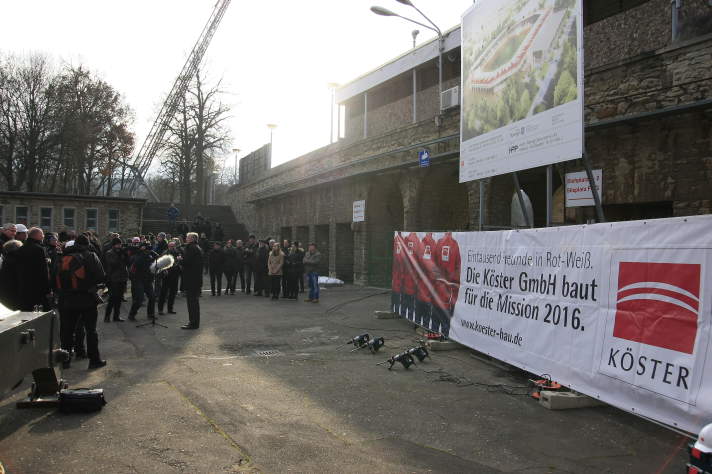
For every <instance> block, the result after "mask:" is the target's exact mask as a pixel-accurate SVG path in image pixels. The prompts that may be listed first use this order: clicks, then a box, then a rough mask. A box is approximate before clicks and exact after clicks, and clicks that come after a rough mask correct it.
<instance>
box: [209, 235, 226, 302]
mask: <svg viewBox="0 0 712 474" xmlns="http://www.w3.org/2000/svg"><path fill="white" fill-rule="evenodd" d="M224 264H225V252H223V249H222V244H221V243H220V242H214V243H213V248H212V250H211V251H210V254H209V255H208V266H209V267H210V291H211V293H212V295H213V296H215V291H216V286H217V296H220V294H221V293H222V276H223V265H224Z"/></svg>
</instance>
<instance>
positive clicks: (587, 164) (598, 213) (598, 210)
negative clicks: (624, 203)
mask: <svg viewBox="0 0 712 474" xmlns="http://www.w3.org/2000/svg"><path fill="white" fill-rule="evenodd" d="M582 158H583V166H584V168H586V176H588V183H589V185H590V187H591V194H593V202H594V203H595V205H596V217H597V220H598V222H606V216H605V215H604V213H603V206H602V205H601V196H600V195H599V194H598V186H597V185H596V180H595V179H594V176H593V169H592V168H591V160H590V159H589V157H588V153H586V149H585V148H584V152H583V156H582Z"/></svg>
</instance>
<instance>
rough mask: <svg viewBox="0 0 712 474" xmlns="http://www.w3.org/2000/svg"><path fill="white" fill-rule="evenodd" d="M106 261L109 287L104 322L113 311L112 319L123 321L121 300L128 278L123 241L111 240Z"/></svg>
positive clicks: (126, 256) (107, 320)
mask: <svg viewBox="0 0 712 474" xmlns="http://www.w3.org/2000/svg"><path fill="white" fill-rule="evenodd" d="M104 261H105V262H106V284H107V287H108V288H109V302H108V303H107V305H106V312H105V313H104V322H106V323H108V322H109V321H111V314H112V311H113V315H114V321H116V322H123V321H124V320H123V319H121V316H120V313H121V302H122V300H123V296H124V292H125V291H126V282H127V281H128V280H129V271H128V263H129V262H128V255H127V253H126V250H124V249H123V243H122V242H121V239H120V238H118V237H114V238H113V239H112V241H111V248H110V249H109V250H108V251H107V252H106V254H105V256H104Z"/></svg>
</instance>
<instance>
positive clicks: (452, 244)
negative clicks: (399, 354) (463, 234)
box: [433, 232, 460, 337]
mask: <svg viewBox="0 0 712 474" xmlns="http://www.w3.org/2000/svg"><path fill="white" fill-rule="evenodd" d="M435 262H436V263H437V266H438V270H439V276H438V279H437V280H436V282H435V302H434V303H435V304H434V307H433V326H434V328H435V326H436V325H438V324H439V326H440V331H439V332H440V334H442V335H443V336H446V337H447V335H448V334H449V333H450V318H452V311H453V309H454V308H455V303H456V302H457V295H458V293H459V291H460V246H459V245H458V244H457V241H456V240H455V239H454V238H453V237H452V232H445V235H444V236H443V237H442V238H441V239H440V240H438V242H437V243H436V245H435ZM434 328H433V329H434Z"/></svg>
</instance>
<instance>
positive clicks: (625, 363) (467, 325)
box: [392, 216, 712, 433]
mask: <svg viewBox="0 0 712 474" xmlns="http://www.w3.org/2000/svg"><path fill="white" fill-rule="evenodd" d="M711 236H712V216H696V217H688V218H671V219H658V220H651V221H632V222H618V223H607V224H594V225H586V226H575V227H573V226H572V227H557V228H548V229H535V230H520V231H504V232H468V233H465V232H463V233H452V234H448V233H445V234H431V233H429V234H425V233H417V234H416V233H411V234H407V233H404V232H403V233H399V234H397V235H396V238H395V240H396V242H395V246H394V263H393V298H392V304H393V310H394V311H398V312H400V313H401V314H403V315H404V316H405V317H407V318H408V319H410V320H412V321H414V322H416V323H418V324H421V325H423V326H425V327H429V328H431V329H434V330H437V331H440V332H442V333H444V334H447V335H448V336H449V337H450V338H452V339H453V340H455V341H457V342H460V343H462V344H464V345H467V346H469V347H472V348H474V349H476V350H478V351H481V352H484V353H487V354H489V355H491V356H493V357H495V358H497V359H500V360H503V361H505V362H507V363H510V364H513V365H515V366H518V367H521V368H522V369H525V370H527V371H529V372H532V373H534V374H544V373H547V374H551V376H552V378H553V379H554V380H556V381H558V382H560V383H562V384H564V385H565V386H568V387H570V388H572V389H574V390H577V391H579V392H582V393H585V394H587V395H590V396H591V397H593V398H597V399H600V400H602V401H605V402H607V403H610V404H611V405H614V406H616V407H619V408H621V409H624V410H628V411H630V412H633V413H636V414H639V415H644V416H646V417H649V418H652V419H654V420H658V421H660V422H662V423H665V424H668V425H670V426H675V427H677V428H681V429H683V430H686V431H689V432H692V433H697V432H698V431H699V430H700V428H701V427H702V426H704V425H706V424H708V423H710V422H712V375H711V374H712V347H710V325H711V324H710V320H711V319H712V237H711Z"/></svg>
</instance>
